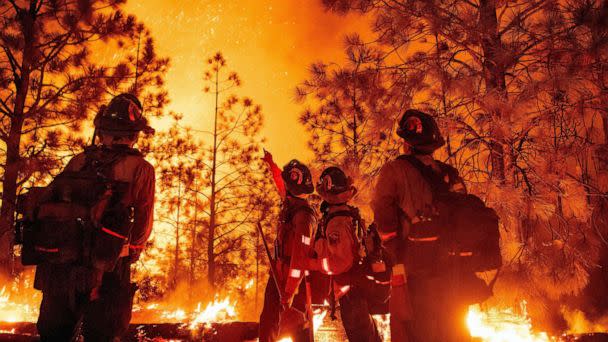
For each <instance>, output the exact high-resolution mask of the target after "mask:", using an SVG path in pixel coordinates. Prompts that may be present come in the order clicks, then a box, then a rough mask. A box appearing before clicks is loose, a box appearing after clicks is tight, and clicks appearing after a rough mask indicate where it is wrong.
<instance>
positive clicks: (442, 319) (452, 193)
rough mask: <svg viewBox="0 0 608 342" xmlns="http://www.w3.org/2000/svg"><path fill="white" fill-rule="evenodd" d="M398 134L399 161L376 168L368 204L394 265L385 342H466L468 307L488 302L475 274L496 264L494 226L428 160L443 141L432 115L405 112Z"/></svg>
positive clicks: (486, 211)
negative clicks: (388, 341) (388, 337)
mask: <svg viewBox="0 0 608 342" xmlns="http://www.w3.org/2000/svg"><path fill="white" fill-rule="evenodd" d="M397 134H398V135H399V136H400V137H401V138H403V140H404V145H403V150H404V155H402V156H400V157H399V158H397V160H393V161H390V162H388V163H387V164H386V165H384V166H383V167H382V169H381V171H380V173H379V175H378V179H377V184H376V188H375V192H374V195H373V199H372V209H373V211H374V217H375V221H376V223H377V225H378V230H379V233H380V237H381V239H382V243H383V246H384V247H385V249H386V250H387V251H388V253H389V255H390V258H391V259H392V264H393V268H392V270H393V274H392V277H391V299H390V311H391V339H392V341H410V342H411V341H414V342H421V341H422V342H426V341H429V342H435V341H437V342H451V341H458V342H460V341H468V340H470V336H469V333H468V332H467V328H466V324H465V319H466V313H467V310H468V306H469V305H471V304H473V303H478V302H481V301H483V300H485V299H486V298H488V297H489V296H490V295H491V291H490V290H489V288H488V286H487V285H486V283H485V282H483V281H482V280H481V279H479V278H478V277H477V276H476V275H475V272H480V271H486V270H490V269H495V268H498V267H499V266H500V263H501V258H500V249H499V247H498V218H497V216H496V214H495V213H494V211H493V210H492V209H490V208H487V207H485V205H484V204H483V202H482V201H481V200H479V198H477V197H475V196H473V195H467V194H466V189H465V186H464V183H463V181H462V179H461V178H460V177H459V175H458V172H457V171H456V169H454V168H453V167H451V166H449V165H447V164H444V163H441V162H439V161H437V160H434V159H433V156H432V154H433V152H434V151H435V150H437V149H438V148H440V147H441V146H443V145H444V144H445V141H444V139H443V137H442V136H441V133H440V131H439V128H438V127H437V124H436V122H435V121H434V119H433V118H432V117H431V116H430V115H428V114H426V113H423V112H420V111H417V110H407V111H406V112H405V113H404V115H403V117H402V118H401V120H400V123H399V127H398V130H397Z"/></svg>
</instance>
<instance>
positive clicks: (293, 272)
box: [289, 268, 302, 278]
mask: <svg viewBox="0 0 608 342" xmlns="http://www.w3.org/2000/svg"><path fill="white" fill-rule="evenodd" d="M300 275H302V271H300V270H298V269H295V268H294V269H292V270H291V271H290V272H289V276H290V277H292V278H300Z"/></svg>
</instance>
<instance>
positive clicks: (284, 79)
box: [126, 0, 368, 165]
mask: <svg viewBox="0 0 608 342" xmlns="http://www.w3.org/2000/svg"><path fill="white" fill-rule="evenodd" d="M126 9H127V11H128V12H130V13H133V14H135V15H137V16H138V18H139V19H140V20H142V21H144V22H145V23H146V25H147V26H148V27H149V28H150V30H151V31H152V35H153V37H154V38H155V39H156V45H157V48H158V51H159V53H160V54H161V55H163V56H168V57H170V58H171V68H170V69H169V72H168V74H167V89H168V91H169V95H170V98H171V104H170V105H169V108H168V109H169V110H173V111H176V112H180V113H183V114H184V119H185V122H186V124H188V125H191V126H193V127H194V128H196V129H202V130H206V129H209V128H210V126H211V122H210V118H211V113H212V109H213V108H212V106H211V105H210V102H209V100H210V98H209V97H208V95H206V94H203V92H202V85H201V84H202V83H201V80H202V70H203V67H204V65H205V61H206V59H207V58H208V57H209V56H211V55H212V54H214V53H215V52H217V51H221V52H222V53H223V54H224V56H225V57H226V59H227V61H228V65H229V67H230V68H231V69H232V70H235V71H237V72H238V73H239V74H240V76H241V79H242V80H243V83H244V86H243V88H242V91H241V94H242V95H247V96H250V97H252V98H253V99H254V100H255V101H256V102H257V103H260V104H261V105H262V107H263V112H264V114H265V127H264V130H263V132H262V134H263V135H264V136H266V137H267V138H268V143H267V146H266V148H267V149H269V150H271V151H272V152H273V153H274V154H275V156H276V159H277V161H278V162H279V164H281V165H282V164H284V163H286V162H287V161H288V160H289V159H291V158H300V159H307V158H308V157H310V152H309V151H308V150H307V148H306V135H305V132H304V129H303V127H302V126H301V125H299V124H298V115H299V113H300V112H301V111H302V109H303V106H302V105H299V104H296V103H295V102H294V100H293V94H294V87H295V86H296V85H297V84H298V83H299V82H301V81H303V80H304V79H305V78H306V77H307V70H308V67H309V65H310V64H311V63H312V62H315V61H319V60H323V61H341V60H343V59H344V54H343V46H344V44H343V41H344V35H345V34H348V33H352V32H355V31H359V32H360V31H363V30H365V29H366V28H367V27H368V25H367V24H368V23H367V21H366V20H365V18H361V17H356V16H354V15H350V16H347V17H342V16H337V15H335V14H333V13H328V12H326V11H325V10H324V9H323V6H322V5H321V1H320V0H310V1H301V0H240V1H222V0H209V1H202V0H196V1H188V0H144V1H129V2H128V3H127V8H126ZM157 128H161V127H157Z"/></svg>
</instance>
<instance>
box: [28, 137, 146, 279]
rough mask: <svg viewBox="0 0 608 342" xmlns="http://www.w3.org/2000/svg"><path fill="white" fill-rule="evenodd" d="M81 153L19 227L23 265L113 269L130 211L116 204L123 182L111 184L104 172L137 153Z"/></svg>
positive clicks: (104, 150) (99, 149)
mask: <svg viewBox="0 0 608 342" xmlns="http://www.w3.org/2000/svg"><path fill="white" fill-rule="evenodd" d="M84 153H85V162H84V165H83V167H82V168H81V169H80V170H78V171H63V172H62V173H60V174H59V175H58V176H57V177H55V179H54V180H53V182H52V183H51V184H50V185H49V186H48V187H46V188H44V195H43V196H42V198H41V199H40V200H39V201H38V203H36V204H35V206H34V208H33V217H32V218H31V219H30V222H27V223H26V224H24V226H23V232H22V243H23V247H22V251H21V262H22V264H23V265H39V264H41V263H51V264H79V265H85V266H87V265H95V266H96V267H99V268H101V269H104V270H106V271H108V270H111V269H113V267H114V264H115V262H116V261H117V259H118V256H119V254H120V252H121V250H122V248H123V245H124V243H125V242H126V240H127V239H126V238H124V237H126V236H128V234H129V232H130V228H131V225H132V216H133V213H132V211H133V209H132V208H127V207H124V205H123V204H122V203H121V201H122V199H123V197H124V195H125V194H126V192H127V190H128V188H129V183H127V182H120V181H116V180H113V179H111V175H110V173H111V171H112V170H113V167H114V165H116V163H117V162H119V161H121V160H123V159H124V157H125V156H126V155H129V154H139V152H137V150H134V149H130V148H116V149H108V148H104V147H90V148H87V149H86V150H85V152H84ZM109 227H111V228H109ZM107 232H112V233H114V236H111V235H109V234H108V233H107ZM120 237H123V238H120Z"/></svg>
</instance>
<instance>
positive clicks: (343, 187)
mask: <svg viewBox="0 0 608 342" xmlns="http://www.w3.org/2000/svg"><path fill="white" fill-rule="evenodd" d="M317 193H318V194H319V195H320V196H321V197H322V198H323V200H324V202H323V204H322V205H321V207H322V209H321V212H322V215H323V216H322V218H321V220H320V222H321V223H320V225H319V229H318V231H317V236H318V237H319V238H318V239H317V241H315V251H316V254H317V259H318V266H317V267H316V269H319V270H320V271H321V272H323V273H325V274H327V275H329V276H330V277H331V283H332V291H333V292H332V293H331V295H333V300H332V303H335V302H336V301H338V302H339V303H340V316H341V318H342V324H343V326H344V330H345V331H346V335H347V336H348V340H349V341H350V342H380V341H381V339H380V336H379V334H378V329H377V328H376V325H375V322H374V320H373V318H372V316H371V313H372V305H373V303H371V302H370V301H369V300H368V299H369V298H373V297H374V295H375V294H371V293H368V292H369V291H370V290H372V291H373V290H382V289H379V288H378V287H370V286H369V283H370V280H369V279H367V278H366V275H368V272H367V271H368V270H367V269H366V268H367V266H369V265H367V263H366V262H364V253H365V251H364V250H365V248H364V239H365V235H366V227H365V223H364V221H363V219H362V218H361V215H360V214H359V209H358V208H356V207H353V206H351V205H349V204H348V202H349V201H350V200H351V199H352V198H353V197H354V196H355V194H356V193H357V189H356V188H355V187H354V186H353V181H352V179H351V178H350V177H348V176H347V175H346V174H345V173H344V171H342V170H341V169H340V168H338V167H329V168H327V169H325V170H324V171H323V172H322V173H321V177H320V178H319V182H318V184H317Z"/></svg>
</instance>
